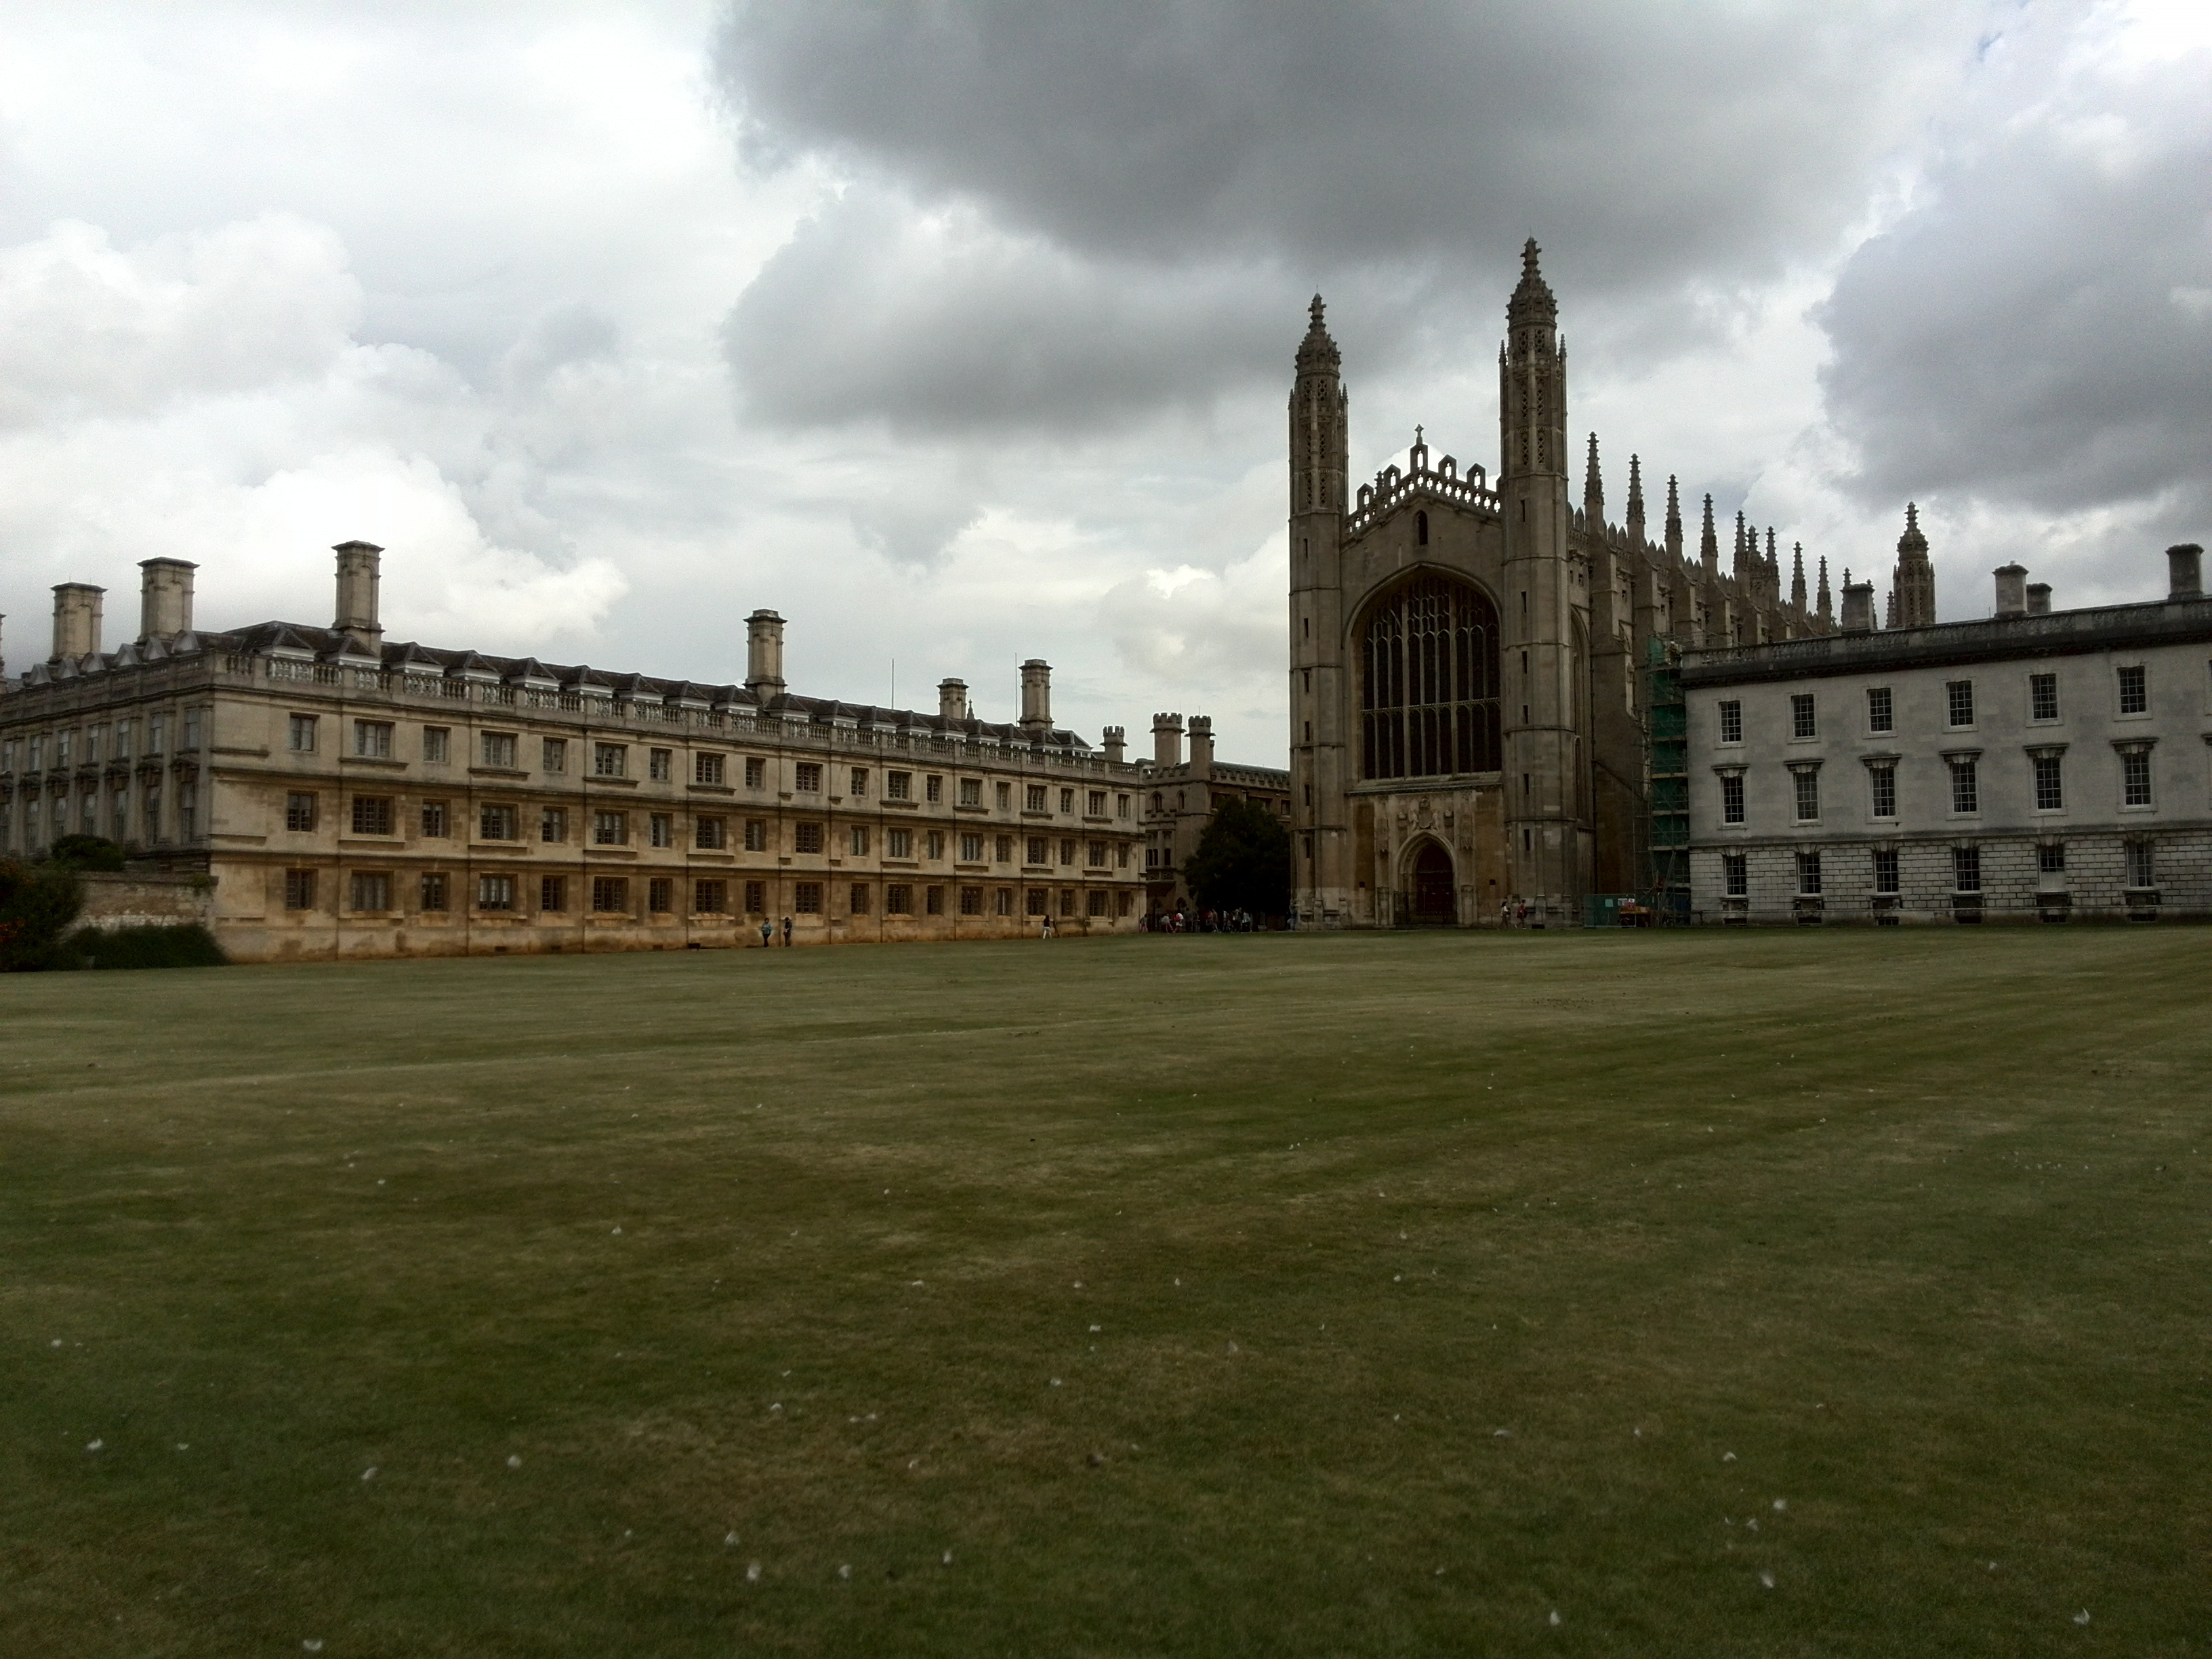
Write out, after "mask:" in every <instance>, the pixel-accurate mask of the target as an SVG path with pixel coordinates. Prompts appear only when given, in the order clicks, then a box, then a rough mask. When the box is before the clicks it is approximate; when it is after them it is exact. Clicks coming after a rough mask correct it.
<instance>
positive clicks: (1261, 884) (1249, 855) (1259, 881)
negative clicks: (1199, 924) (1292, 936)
mask: <svg viewBox="0 0 2212 1659" xmlns="http://www.w3.org/2000/svg"><path fill="white" fill-rule="evenodd" d="M1183 873H1184V876H1185V877H1186V878H1188V881H1189V882H1190V894H1191V897H1192V898H1193V899H1194V900H1196V901H1197V902H1198V905H1199V907H1200V908H1201V909H1206V910H1249V911H1250V912H1251V913H1252V914H1253V915H1255V916H1279V915H1285V914H1286V913H1287V912H1288V911H1289V909H1290V908H1291V832H1290V831H1289V830H1288V829H1285V828H1284V827H1283V823H1282V820H1281V819H1280V818H1279V817H1276V816H1275V814H1273V812H1270V811H1268V810H1267V808H1266V807H1264V806H1262V805H1260V804H1259V803H1258V802H1257V801H1249V800H1229V801H1224V802H1222V804H1221V805H1219V806H1218V807H1216V808H1215V809H1214V812H1213V817H1212V820H1211V821H1210V822H1208V823H1207V824H1206V829H1205V830H1204V832H1203V833H1201V834H1200V836H1199V838H1198V850H1197V851H1196V852H1195V853H1193V854H1191V856H1190V862H1189V863H1188V865H1186V866H1184V870H1183Z"/></svg>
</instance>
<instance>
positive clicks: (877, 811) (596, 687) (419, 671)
mask: <svg viewBox="0 0 2212 1659" xmlns="http://www.w3.org/2000/svg"><path fill="white" fill-rule="evenodd" d="M379 551H380V550H378V549H376V548H374V547H373V546H371V545H369V544H367V543H359V542H354V543H347V544H343V546H341V547H340V548H338V549H337V556H338V604H337V619H336V621H335V622H334V623H333V624H332V625H331V627H329V628H317V627H310V626H307V625H304V624H298V623H262V624H259V625H258V626H254V627H251V628H245V629H236V630H233V631H227V632H222V633H198V632H195V631H194V630H193V628H192V624H191V571H192V567H191V566H190V565H188V564H185V563H184V562H181V561H177V560H167V559H155V560H149V561H147V562H145V564H144V565H143V567H142V569H143V574H144V590H143V606H142V618H141V619H142V628H141V631H140V635H139V637H138V638H137V640H136V641H132V642H131V643H130V644H128V645H125V646H124V647H122V648H121V649H119V650H118V651H115V652H112V653H103V652H102V651H101V650H100V638H99V635H100V594H101V590H100V589H99V588H97V587H91V586H87V585H84V584H76V583H72V584H64V586H63V587H60V588H58V589H57V590H56V610H55V648H54V653H53V655H52V657H51V658H50V659H48V660H47V661H46V662H45V663H43V664H40V665H36V666H34V667H33V669H32V670H31V671H29V672H28V673H27V674H25V675H24V676H22V677H21V679H20V680H17V681H13V682H9V681H0V853H13V854H19V855H21V854H31V853H35V852H36V851H38V850H39V849H40V848H43V847H45V846H46V845H47V844H49V843H50V842H52V840H53V839H55V838H56V837H57V836H61V835H63V834H66V833H70V832H72V831H79V830H82V831H87V832H90V833H95V834H99V835H102V836H108V837H109V838H111V839H112V840H116V841H118V842H125V844H126V845H128V846H130V847H131V848H132V849H133V850H134V852H137V853H138V854H142V855H144V856H149V857H151V858H153V859H155V860H158V861H159V863H160V864H161V866H164V867H165V868H166V869H167V870H169V871H171V872H175V873H178V874H180V875H185V876H190V875H194V874H197V875H201V876H204V877H207V878H212V881H213V893H212V899H211V902H210V907H209V908H210V914H209V915H208V916H207V920H208V921H209V922H210V926H211V927H213V929H214V931H215V933H216V937H217V938H218V939H220V940H221V942H222V945H223V946H224V948H225V949H226V950H227V951H229V953H230V954H231V955H232V956H233V957H235V958H238V959H240V960H246V961H252V960H268V959H274V958H286V957H340V956H343V957H352V956H414V955H455V954H469V953H504V952H508V951H518V952H519V951H586V950H590V951H597V950H647V949H651V950H667V949H682V948H685V947H693V948H696V947H701V946H728V945H748V944H757V943H758V942H759V933H758V929H759V926H760V923H761V922H762V921H763V920H768V921H771V922H772V923H774V924H775V927H777V929H778V933H779V937H780V936H781V927H782V924H783V923H784V921H786V919H788V920H789V921H790V923H791V927H792V936H793V941H794V942H797V943H805V944H818V943H838V942H859V941H878V940H895V939H965V938H990V937H1007V936H1013V935H1017V934H1023V933H1031V934H1033V933H1036V932H1038V931H1039V930H1040V927H1041V925H1042V920H1043V918H1044V917H1046V916H1047V915H1049V916H1050V917H1051V918H1052V919H1053V922H1054V927H1056V928H1058V929H1060V931H1062V932H1121V931H1128V930H1133V929H1134V928H1135V927H1136V926H1137V919H1138V916H1139V912H1140V909H1141V906H1142V902H1143V898H1144V885H1143V866H1142V865H1141V863H1140V862H1139V860H1138V859H1137V858H1136V856H1135V854H1136V849H1137V848H1138V846H1139V837H1140V834H1141V829H1140V823H1141V819H1140V807H1139V799H1140V794H1141V792H1142V790H1143V788H1144V787H1145V786H1144V779H1143V775H1141V774H1140V772H1139V769H1138V768H1136V767H1134V766H1132V765H1130V764H1128V763H1126V762H1125V761H1124V760H1123V759H1122V758H1121V749H1120V743H1119V738H1120V733H1119V731H1118V729H1114V730H1109V733H1108V738H1109V744H1108V748H1107V750H1106V752H1105V753H1104V754H1103V755H1102V754H1100V753H1099V752H1097V751H1095V750H1092V749H1091V746H1090V745H1089V744H1087V743H1085V741H1084V740H1083V739H1081V738H1079V737H1077V736H1076V735H1075V734H1074V733H1073V732H1067V731H1064V730H1061V729H1060V728H1058V727H1056V726H1054V725H1053V723H1052V719H1051V705H1050V698H1051V690H1050V670H1049V669H1048V667H1047V666H1046V665H1045V664H1044V663H1042V661H1036V660H1033V661H1031V662H1030V663H1026V664H1024V665H1023V668H1022V693H1021V697H1022V701H1021V711H1022V714H1021V719H1020V720H1018V721H1015V722H1010V723H1006V724H992V723H988V722H985V721H981V720H976V719H975V718H974V716H973V711H972V709H971V708H970V706H969V701H968V695H967V687H966V685H965V684H963V682H961V681H959V680H947V681H945V682H944V683H943V684H942V685H941V686H940V688H939V708H938V711H937V712H936V713H935V714H920V713H915V712H912V711H908V710H904V709H886V708H871V707H866V706H858V705H854V704H849V703H844V702H836V701H834V700H829V699H821V698H814V697H806V696H798V695H795V694H793V693H792V692H790V691H789V690H787V688H786V686H785V683H784V678H783V665H782V653H783V623H782V619H781V617H777V616H776V615H775V613H774V612H773V611H757V612H755V613H754V615H753V616H752V617H750V619H749V621H748V662H747V670H748V671H747V675H746V678H745V681H744V684H741V685H740V684H729V685H721V686H711V685H698V684H690V683H689V682H684V681H674V680H665V679H654V678H647V677H646V676H643V675H637V674H612V673H605V672H602V671H596V670H593V669H590V668H586V667H551V666H548V665H544V664H541V663H539V662H538V661H537V660H536V659H532V658H523V659H513V658H507V657H494V656H487V655H483V654H479V653H476V652H472V651H466V650H459V651H455V650H442V649H434V648H430V647H422V646H418V645H411V644H391V643H386V641H385V640H384V638H383V632H382V629H381V628H380V626H379V624H378V623H377V619H376V618H377V583H378V579H379V573H378V557H377V555H378V553H379Z"/></svg>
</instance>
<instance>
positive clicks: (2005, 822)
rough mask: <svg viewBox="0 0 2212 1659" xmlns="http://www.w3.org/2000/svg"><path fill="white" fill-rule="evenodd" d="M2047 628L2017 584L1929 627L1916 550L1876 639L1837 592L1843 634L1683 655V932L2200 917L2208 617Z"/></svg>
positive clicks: (1868, 607) (2171, 585)
mask: <svg viewBox="0 0 2212 1659" xmlns="http://www.w3.org/2000/svg"><path fill="white" fill-rule="evenodd" d="M1995 574H1996V593H1995V600H1996V604H1995V608H1994V614H1993V615H1991V616H1990V617H1986V618H1981V619H1977V620H1974V621H1970V622H1954V623H1937V622H1936V615H1935V612H1936V599H1935V579H1934V576H1933V574H1932V572H1931V571H1930V569H1929V565H1928V544H1927V539H1926V538H1925V537H1924V536H1923V535H1922V534H1921V532H1920V528H1919V525H1918V523H1917V519H1913V520H1908V522H1907V525H1906V528H1905V537H1904V538H1903V539H1902V540H1901V541H1900V542H1899V544H1898V576H1897V580H1896V585H1895V586H1893V588H1892V590H1891V601H1890V605H1889V608H1888V612H1887V614H1888V617H1889V619H1890V625H1889V626H1887V627H1885V628H1881V629H1877V628H1875V623H1874V611H1875V605H1874V584H1873V583H1871V582H1852V581H1849V580H1847V581H1846V582H1845V584H1844V614H1843V625H1842V628H1841V630H1840V631H1839V632H1838V633H1837V634H1836V635H1832V636H1830V637H1826V638H1821V639H1806V640H1795V641H1775V642H1771V643H1769V644H1766V645H1745V646H1719V647H1712V648H1711V649H1708V650H1703V651H1697V652H1692V653H1688V654H1687V655H1686V656H1685V657H1684V658H1683V659H1682V664H1681V669H1680V684H1681V687H1682V694H1683V699H1684V706H1685V709H1686V736H1687V738H1688V746H1689V750H1690V752H1691V755H1692V763H1691V768H1690V775H1689V779H1688V782H1689V806H1690V815H1689V823H1690V843H1689V848H1690V850H1689V863H1690V876H1691V890H1692V907H1693V913H1694V914H1695V915H1698V916H1700V917H1702V918H1703V919H1704V920H1705V921H1721V922H1794V923H1798V924H1805V923H1822V924H1830V925H1832V924H1835V923H1838V922H1844V923H1849V922H1871V923H1874V924H1875V925H1884V924H1887V925H1897V924H1900V923H1922V922H1935V923H1955V922H1981V921H1992V922H2002V921H2055V922H2063V921H2076V920H2085V921H2123V920H2124V921H2160V920H2161V919H2164V918H2166V917H2177V918H2178V917H2202V916H2205V915H2212V599H2206V597H2205V595H2204V584H2203V550H2202V548H2201V547H2199V546H2198V545H2197V544H2196V543H2193V542H2185V543H2183V544H2179V545H2178V546H2174V547H2170V548H2168V549H2167V550H2166V579H2167V580H2166V597H2165V598H2164V599H2157V600H2153V601H2150V602H2148V603H2143V604H2136V605H2099V606H2093V607H2087V608H2084V609H2081V610H2074V611H2064V610H2059V611H2054V610H2053V609H2052V608H2051V589H2050V587H2049V586H2047V585H2045V584H2044V583H2040V582H2037V583H2030V582H2029V581H2028V580H2027V571H2026V570H2025V569H2023V568H2021V566H2019V565H2018V564H2007V565H2004V566H2002V567H2000V568H1998V569H1997V570H1996V573H1995Z"/></svg>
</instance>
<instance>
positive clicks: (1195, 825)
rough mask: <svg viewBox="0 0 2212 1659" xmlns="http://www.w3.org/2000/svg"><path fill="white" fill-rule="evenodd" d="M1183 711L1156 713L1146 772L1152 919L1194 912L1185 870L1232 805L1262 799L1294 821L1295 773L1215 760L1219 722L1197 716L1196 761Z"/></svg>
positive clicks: (1194, 728) (1192, 732)
mask: <svg viewBox="0 0 2212 1659" xmlns="http://www.w3.org/2000/svg"><path fill="white" fill-rule="evenodd" d="M1182 739H1183V721H1182V715H1181V714H1155V715H1153V716H1152V764H1151V765H1150V766H1149V767H1147V768H1146V769H1145V781H1144V791H1145V793H1144V809H1145V810H1144V817H1145V893H1146V907H1147V908H1148V909H1149V910H1150V912H1151V913H1152V915H1156V916H1158V915H1169V914H1170V913H1172V912H1174V911H1176V910H1184V911H1188V910H1194V909H1195V908H1197V904H1196V902H1195V900H1194V897H1193V896H1192V894H1191V891H1190V886H1189V883H1188V880H1187V879H1186V878H1185V877H1184V874H1183V872H1184V870H1185V868H1186V867H1187V866H1188V864H1189V862H1190V858H1191V854H1194V853H1195V852H1197V851H1198V841H1199V837H1200V836H1202V835H1204V834H1205V833H1206V825H1207V824H1208V823H1212V821H1213V815H1214V813H1215V812H1216V811H1218V809H1219V808H1220V807H1221V805H1222V804H1223V803H1224V802H1225V801H1231V800H1249V801H1256V802H1258V803H1259V804H1260V805H1262V806H1264V807H1266V808H1267V810H1268V811H1271V812H1273V813H1275V814H1277V815H1278V816H1279V817H1282V818H1284V819H1285V820H1287V819H1288V818H1289V817H1290V811H1291V775H1290V774H1289V773H1288V772H1285V771H1281V770H1279V769H1276V768H1274V767H1272V766H1243V765H1239V764H1237V763H1235V762H1233V761H1221V760H1216V759H1215V758H1214V757H1213V721H1212V719H1211V718H1209V717H1208V716H1206V715H1204V714H1194V715H1192V716H1191V718H1190V757H1189V759H1188V760H1186V759H1184V758H1183V753H1182Z"/></svg>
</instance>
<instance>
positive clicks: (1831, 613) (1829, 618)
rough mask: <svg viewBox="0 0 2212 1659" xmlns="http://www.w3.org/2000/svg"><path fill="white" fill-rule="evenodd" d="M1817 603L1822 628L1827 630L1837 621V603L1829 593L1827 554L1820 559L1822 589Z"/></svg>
mask: <svg viewBox="0 0 2212 1659" xmlns="http://www.w3.org/2000/svg"><path fill="white" fill-rule="evenodd" d="M1817 602H1818V604H1819V605H1820V623H1821V626H1822V627H1824V628H1825V627H1827V626H1829V625H1831V624H1832V623H1834V622H1835V620H1836V608H1835V601H1834V599H1832V597H1831V596H1830V594H1829V592H1828V560H1827V556H1826V555H1825V554H1823V555H1822V556H1821V558H1820V592H1819V595H1818V601H1817Z"/></svg>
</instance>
